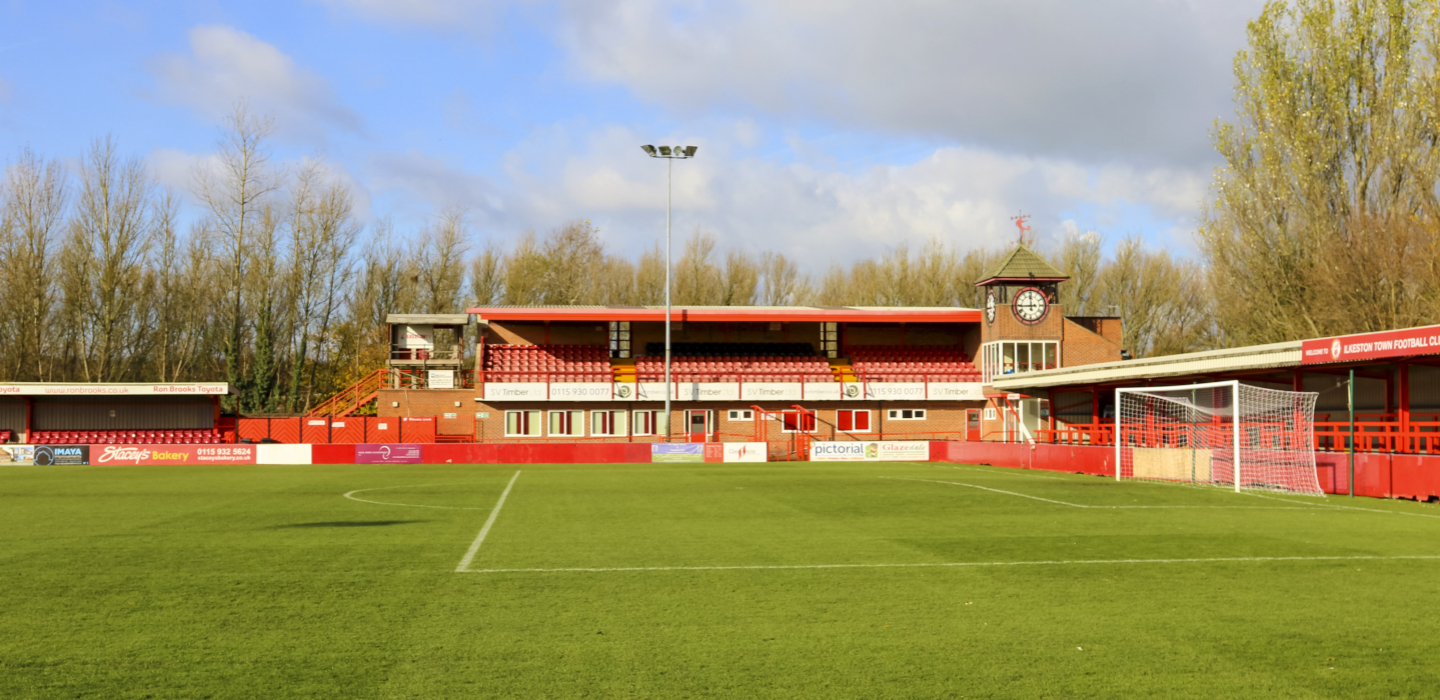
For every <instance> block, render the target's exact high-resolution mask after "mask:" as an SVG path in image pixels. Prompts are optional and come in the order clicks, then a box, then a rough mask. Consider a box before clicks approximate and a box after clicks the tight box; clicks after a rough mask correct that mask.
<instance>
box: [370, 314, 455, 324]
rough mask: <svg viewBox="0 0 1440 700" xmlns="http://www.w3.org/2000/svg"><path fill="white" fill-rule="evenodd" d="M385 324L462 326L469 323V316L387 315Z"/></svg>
mask: <svg viewBox="0 0 1440 700" xmlns="http://www.w3.org/2000/svg"><path fill="white" fill-rule="evenodd" d="M385 322H386V323H411V324H420V325H427V324H428V325H432V326H463V325H465V324H468V323H470V314H387V315H386V316H385Z"/></svg>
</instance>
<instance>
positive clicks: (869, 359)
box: [847, 345, 981, 382]
mask: <svg viewBox="0 0 1440 700" xmlns="http://www.w3.org/2000/svg"><path fill="white" fill-rule="evenodd" d="M847 351H848V352H849V354H850V363H851V366H852V367H853V368H854V370H855V374H856V375H857V376H860V377H861V378H863V379H866V380H868V381H882V382H921V381H931V382H978V381H981V374H980V370H979V369H978V368H976V367H975V363H974V362H971V361H970V358H969V357H966V355H965V353H964V352H962V351H960V350H959V349H956V348H935V347H923V346H908V345H859V346H851V347H850V348H848V349H847Z"/></svg>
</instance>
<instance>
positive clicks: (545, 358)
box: [481, 345, 614, 382]
mask: <svg viewBox="0 0 1440 700" xmlns="http://www.w3.org/2000/svg"><path fill="white" fill-rule="evenodd" d="M481 367H483V368H484V370H485V372H486V380H487V381H492V382H544V381H551V382H608V381H612V380H613V379H614V372H613V370H612V369H611V368H610V350H609V348H606V347H605V346H603V345H487V346H485V361H484V363H482V364H481Z"/></svg>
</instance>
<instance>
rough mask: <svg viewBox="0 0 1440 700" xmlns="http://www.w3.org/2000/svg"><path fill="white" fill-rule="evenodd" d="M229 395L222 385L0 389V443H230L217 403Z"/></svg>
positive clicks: (34, 385) (230, 435)
mask: <svg viewBox="0 0 1440 700" xmlns="http://www.w3.org/2000/svg"><path fill="white" fill-rule="evenodd" d="M232 393H234V391H233V390H232V389H231V388H230V387H229V385H228V384H225V383H223V382H214V383H199V384H118V383H111V384H51V383H7V384H0V438H4V439H5V441H6V442H19V443H27V442H28V443H36V442H52V441H55V440H51V439H49V438H52V437H53V438H56V439H57V440H58V439H59V438H60V437H61V436H67V437H68V436H69V435H70V434H77V435H83V436H86V437H92V438H95V439H97V440H101V439H107V438H112V437H120V436H121V435H126V434H129V433H146V434H147V435H146V436H145V437H147V438H151V439H149V440H147V441H148V442H190V441H207V442H221V441H224V442H231V441H233V434H234V430H233V425H232V424H230V423H228V422H227V421H225V420H224V419H222V418H221V416H220V398H221V397H222V396H225V395H228V394H232ZM152 433H153V435H152ZM163 433H174V435H164V434H163ZM227 438H228V439H227Z"/></svg>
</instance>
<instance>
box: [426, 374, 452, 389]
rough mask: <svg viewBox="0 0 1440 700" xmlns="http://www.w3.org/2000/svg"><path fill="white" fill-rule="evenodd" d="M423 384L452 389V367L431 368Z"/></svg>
mask: <svg viewBox="0 0 1440 700" xmlns="http://www.w3.org/2000/svg"><path fill="white" fill-rule="evenodd" d="M425 382H426V384H425V386H427V387H429V388H431V389H454V388H455V370H453V369H432V370H430V372H429V374H428V376H426V377H425Z"/></svg>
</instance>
